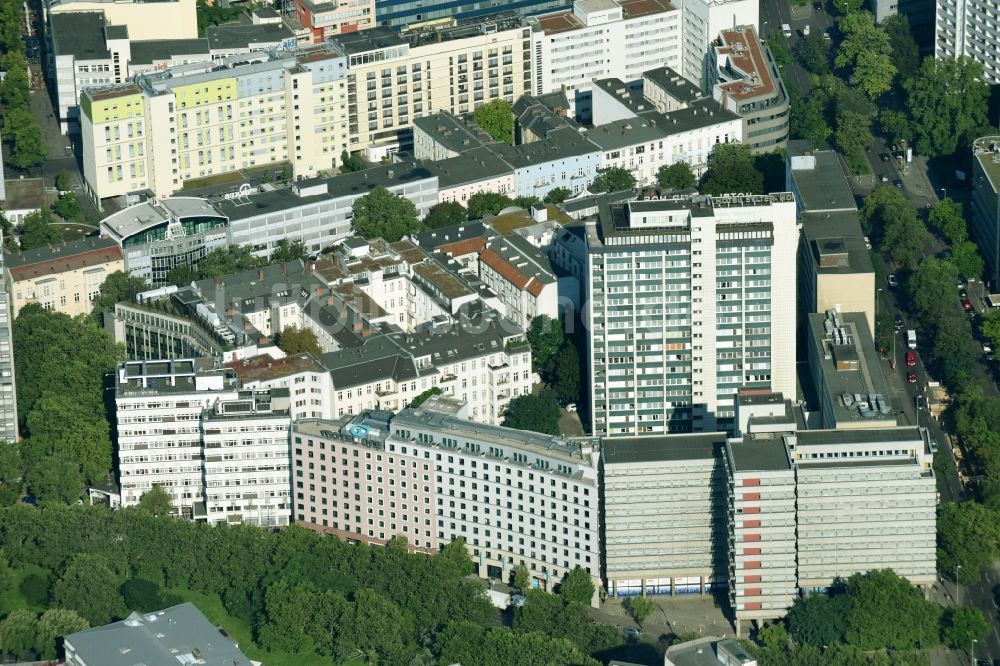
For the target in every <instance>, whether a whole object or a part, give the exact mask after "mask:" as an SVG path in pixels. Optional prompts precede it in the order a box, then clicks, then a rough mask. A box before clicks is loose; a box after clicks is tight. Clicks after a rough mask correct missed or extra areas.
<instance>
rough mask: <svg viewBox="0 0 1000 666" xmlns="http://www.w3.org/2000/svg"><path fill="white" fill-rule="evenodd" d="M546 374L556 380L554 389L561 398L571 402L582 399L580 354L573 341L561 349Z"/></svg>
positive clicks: (568, 341)
mask: <svg viewBox="0 0 1000 666" xmlns="http://www.w3.org/2000/svg"><path fill="white" fill-rule="evenodd" d="M546 374H547V375H548V376H549V377H551V378H552V379H553V380H554V382H553V388H554V389H555V392H556V395H558V396H559V397H560V398H562V399H563V400H567V401H569V402H576V401H578V400H579V399H580V354H579V353H578V352H577V351H576V346H575V345H574V344H573V343H572V341H570V340H567V341H566V342H565V343H564V344H563V345H562V347H560V348H559V351H558V352H556V354H555V356H553V357H552V360H551V363H550V365H549V367H548V369H547V372H546Z"/></svg>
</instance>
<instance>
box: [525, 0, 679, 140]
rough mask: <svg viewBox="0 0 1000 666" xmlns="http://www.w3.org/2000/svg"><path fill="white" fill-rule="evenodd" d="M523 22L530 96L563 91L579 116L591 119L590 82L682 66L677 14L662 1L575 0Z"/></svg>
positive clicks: (636, 77) (629, 78)
mask: <svg viewBox="0 0 1000 666" xmlns="http://www.w3.org/2000/svg"><path fill="white" fill-rule="evenodd" d="M527 24H528V25H529V26H531V52H532V54H533V56H534V58H535V62H534V69H533V77H534V78H533V79H532V82H531V87H530V90H531V92H532V94H534V95H544V94H545V93H550V92H554V91H560V90H561V91H563V92H565V93H566V96H567V98H568V100H569V104H570V108H569V109H568V111H570V113H572V114H574V115H575V116H576V117H577V118H579V119H580V120H584V121H587V120H589V119H590V88H591V85H592V82H593V81H595V80H597V79H608V78H615V79H621V80H622V81H625V82H634V81H638V80H639V79H641V78H642V73H643V72H645V71H647V70H650V69H654V68H657V67H663V66H666V67H670V68H672V69H675V70H680V68H681V12H680V10H679V9H678V8H677V7H675V6H673V5H671V4H670V3H669V2H666V0H653V1H652V2H648V1H647V0H576V2H574V3H573V6H572V8H571V9H563V10H560V11H557V12H552V13H548V14H541V15H538V16H532V17H530V18H528V19H527Z"/></svg>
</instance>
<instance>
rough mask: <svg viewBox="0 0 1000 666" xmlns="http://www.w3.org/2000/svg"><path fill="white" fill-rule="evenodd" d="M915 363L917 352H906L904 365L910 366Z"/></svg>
mask: <svg viewBox="0 0 1000 666" xmlns="http://www.w3.org/2000/svg"><path fill="white" fill-rule="evenodd" d="M916 364H917V352H915V351H908V352H906V365H907V366H909V367H911V368H912V367H913V366H915V365H916Z"/></svg>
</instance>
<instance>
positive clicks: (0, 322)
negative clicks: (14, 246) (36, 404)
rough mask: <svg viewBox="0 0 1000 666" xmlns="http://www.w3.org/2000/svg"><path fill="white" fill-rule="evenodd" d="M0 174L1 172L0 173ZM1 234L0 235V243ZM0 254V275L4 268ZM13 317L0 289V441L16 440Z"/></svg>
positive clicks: (5, 292)
mask: <svg viewBox="0 0 1000 666" xmlns="http://www.w3.org/2000/svg"><path fill="white" fill-rule="evenodd" d="M0 176H2V174H0ZM2 243H3V236H2V235H0V245H2ZM3 264H4V261H3V255H2V254H0V275H7V272H6V271H5V270H4V265H3ZM13 319H14V312H13V303H12V301H11V297H10V290H9V289H8V288H5V289H0V443H2V442H4V441H7V442H16V441H17V391H16V390H15V389H16V387H15V384H14V336H13V333H12V332H11V321H13Z"/></svg>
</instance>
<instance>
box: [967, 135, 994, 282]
mask: <svg viewBox="0 0 1000 666" xmlns="http://www.w3.org/2000/svg"><path fill="white" fill-rule="evenodd" d="M968 212H969V235H970V236H971V237H972V240H974V241H975V242H976V245H978V246H979V253H980V254H981V255H982V257H983V260H984V261H985V263H986V272H985V274H984V279H985V281H986V283H987V284H988V285H989V286H990V287H991V288H992V289H993V290H994V291H996V289H997V285H1000V136H985V137H982V138H979V139H976V141H975V143H973V144H972V196H971V197H970V200H969V211H968Z"/></svg>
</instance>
